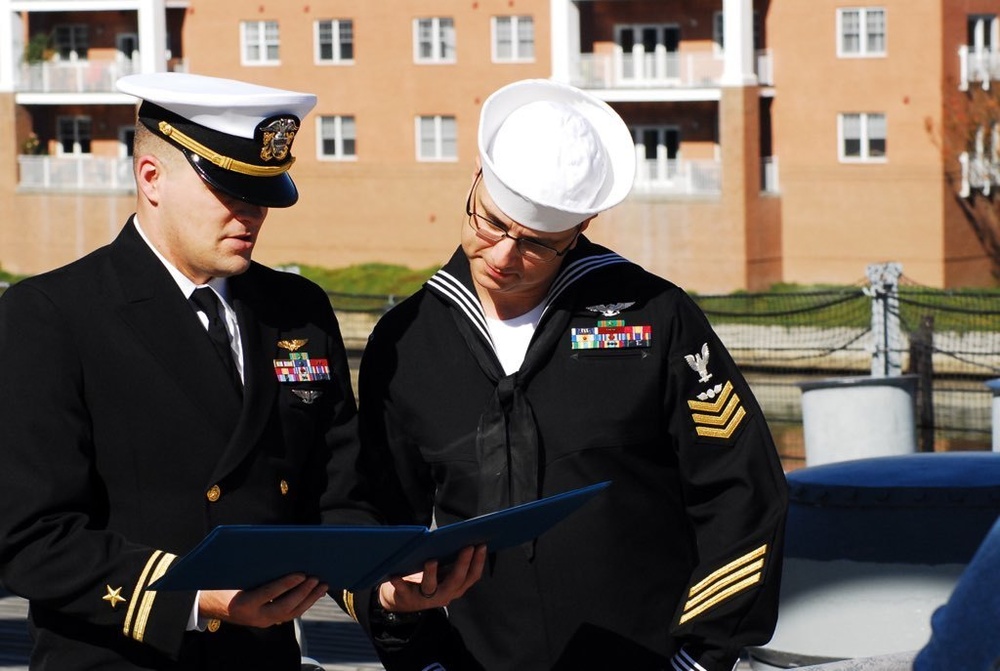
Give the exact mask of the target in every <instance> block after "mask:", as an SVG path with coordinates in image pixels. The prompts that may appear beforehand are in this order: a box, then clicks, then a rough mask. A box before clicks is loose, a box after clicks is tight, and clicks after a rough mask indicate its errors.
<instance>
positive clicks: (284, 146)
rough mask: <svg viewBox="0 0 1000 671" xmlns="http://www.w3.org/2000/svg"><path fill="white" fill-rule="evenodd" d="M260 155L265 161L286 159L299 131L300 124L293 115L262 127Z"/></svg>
mask: <svg viewBox="0 0 1000 671" xmlns="http://www.w3.org/2000/svg"><path fill="white" fill-rule="evenodd" d="M260 132H261V148H260V157H261V159H263V160H265V161H270V160H271V159H274V160H276V161H284V160H285V157H287V156H288V152H289V151H290V150H291V149H292V141H293V140H294V139H295V134H296V133H298V132H299V124H298V122H297V121H296V120H295V119H294V118H292V117H281V118H278V119H274V120H272V121H271V122H270V123H268V124H267V125H266V126H261V127H260Z"/></svg>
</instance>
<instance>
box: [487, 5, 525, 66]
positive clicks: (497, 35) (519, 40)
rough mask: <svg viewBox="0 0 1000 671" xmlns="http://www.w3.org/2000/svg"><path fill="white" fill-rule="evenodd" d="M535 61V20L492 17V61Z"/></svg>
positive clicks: (523, 17)
mask: <svg viewBox="0 0 1000 671" xmlns="http://www.w3.org/2000/svg"><path fill="white" fill-rule="evenodd" d="M533 60H535V20H534V19H533V18H531V17H530V16H494V17H493V61H494V62H513V61H533Z"/></svg>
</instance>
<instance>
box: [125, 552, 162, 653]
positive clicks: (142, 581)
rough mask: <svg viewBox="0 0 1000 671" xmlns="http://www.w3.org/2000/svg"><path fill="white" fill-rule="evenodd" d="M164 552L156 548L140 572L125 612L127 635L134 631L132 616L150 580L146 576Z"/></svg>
mask: <svg viewBox="0 0 1000 671" xmlns="http://www.w3.org/2000/svg"><path fill="white" fill-rule="evenodd" d="M162 554H163V550H155V551H154V552H153V554H151V555H150V556H149V559H148V560H147V561H146V565H145V566H144V567H143V569H142V573H140V574H139V582H137V583H136V585H135V590H134V591H133V592H132V598H131V599H130V600H129V604H128V613H126V614H125V627H124V629H123V633H124V634H125V636H130V635H131V633H132V617H133V615H135V609H136V604H138V603H139V596H140V595H141V594H142V591H143V590H144V589H145V587H146V584H147V582H148V581H147V580H146V578H147V576H148V575H149V572H150V570H151V569H152V568H153V567H154V566H155V565H156V562H158V561H159V559H160V555H162Z"/></svg>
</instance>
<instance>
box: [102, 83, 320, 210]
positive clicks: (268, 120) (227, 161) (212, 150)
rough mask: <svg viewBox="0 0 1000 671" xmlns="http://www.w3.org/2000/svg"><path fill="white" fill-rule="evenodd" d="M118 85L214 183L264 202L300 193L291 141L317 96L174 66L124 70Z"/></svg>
mask: <svg viewBox="0 0 1000 671" xmlns="http://www.w3.org/2000/svg"><path fill="white" fill-rule="evenodd" d="M117 86H118V89H119V90H120V91H122V92H124V93H128V94H129V95H133V96H135V97H137V98H139V99H141V100H142V104H141V105H140V106H139V112H138V117H139V121H140V122H141V123H142V124H143V125H145V126H146V127H147V128H149V129H150V130H151V131H153V133H155V134H156V135H158V136H160V137H162V138H164V139H165V140H167V141H168V142H170V143H171V144H173V145H174V146H176V147H177V148H178V149H180V150H181V152H182V153H183V154H184V156H186V157H187V160H188V162H189V163H190V164H191V166H192V167H193V168H194V169H195V171H196V172H197V173H198V175H200V176H201V178H202V179H203V180H204V181H205V182H206V183H208V184H209V185H210V186H212V187H213V188H215V189H218V190H219V191H222V192H224V193H227V194H229V195H230V196H233V197H234V198H238V199H240V200H244V201H247V202H249V203H254V204H257V205H262V206H265V207H288V206H289V205H292V204H294V203H295V201H297V200H298V197H299V194H298V190H297V189H296V188H295V184H294V182H292V178H291V177H290V176H289V175H288V169H289V168H290V167H291V165H292V163H294V162H295V159H294V158H293V157H292V153H291V149H292V141H293V140H294V139H295V134H296V133H298V130H299V125H300V124H301V123H302V117H304V116H305V115H306V114H308V113H309V110H311V109H312V108H313V107H314V106H315V105H316V96H315V95H313V94H311V93H298V92H295V91H285V90H282V89H275V88H270V87H267V86H258V85H256V84H248V83H246V82H240V81H235V80H233V79H219V78H216V77H205V76H202V75H193V74H187V73H179V72H157V73H152V74H139V75H129V76H126V77H122V78H121V79H119V80H118V82H117Z"/></svg>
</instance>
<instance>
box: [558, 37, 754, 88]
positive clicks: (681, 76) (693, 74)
mask: <svg viewBox="0 0 1000 671" xmlns="http://www.w3.org/2000/svg"><path fill="white" fill-rule="evenodd" d="M570 68H571V72H570V83H572V84H573V85H574V86H578V87H580V88H584V89H616V88H715V87H718V86H719V85H720V82H721V80H722V68H723V58H722V55H721V54H716V53H714V52H707V51H706V52H686V53H683V52H667V51H666V50H665V49H657V50H656V51H654V52H652V53H646V52H645V51H644V50H643V49H642V47H641V46H639V45H637V46H636V48H635V49H633V50H632V51H631V52H629V53H626V52H625V51H624V50H623V49H622V48H621V47H619V46H617V45H615V47H614V49H613V50H612V51H611V52H610V53H592V54H579V56H578V59H577V60H576V62H575V63H572V64H571V65H570ZM755 72H756V74H757V79H758V83H759V84H761V85H771V84H772V83H773V81H772V76H771V72H772V67H771V53H770V52H769V51H758V52H757V59H756V67H755Z"/></svg>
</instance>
